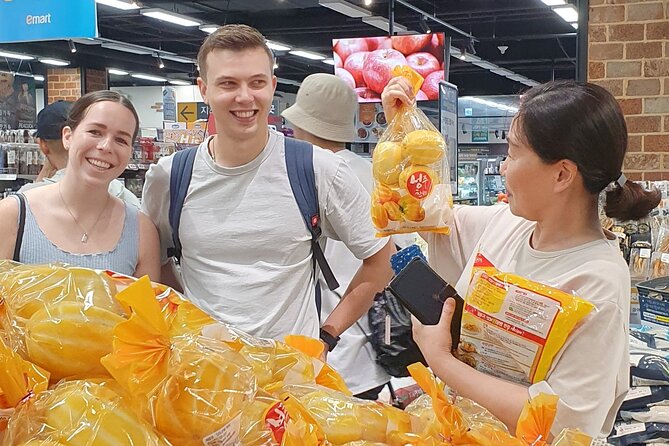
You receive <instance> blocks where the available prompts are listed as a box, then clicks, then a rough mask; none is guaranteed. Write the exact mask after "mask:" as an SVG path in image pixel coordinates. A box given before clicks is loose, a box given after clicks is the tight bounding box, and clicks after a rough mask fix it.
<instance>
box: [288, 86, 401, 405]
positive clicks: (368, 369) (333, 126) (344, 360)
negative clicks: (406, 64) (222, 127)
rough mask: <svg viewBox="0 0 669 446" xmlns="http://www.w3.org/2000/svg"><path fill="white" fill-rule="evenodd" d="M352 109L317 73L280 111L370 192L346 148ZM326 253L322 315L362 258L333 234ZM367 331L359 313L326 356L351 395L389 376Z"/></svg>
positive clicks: (367, 173) (349, 95)
mask: <svg viewBox="0 0 669 446" xmlns="http://www.w3.org/2000/svg"><path fill="white" fill-rule="evenodd" d="M357 109H358V98H357V96H356V94H355V92H354V91H353V90H352V89H351V87H349V86H348V85H347V84H346V83H345V82H344V81H343V80H341V79H340V78H338V77H337V76H335V75H332V74H325V73H318V74H312V75H310V76H307V77H306V78H305V79H304V81H302V85H301V86H300V89H299V90H298V92H297V99H296V100H295V104H293V106H291V107H289V108H288V109H286V110H285V111H284V112H283V113H282V116H283V117H284V118H286V119H287V120H288V121H290V123H291V124H292V126H293V128H294V131H295V138H297V139H302V140H304V141H308V142H310V143H312V144H314V145H315V146H318V147H321V148H323V149H327V150H330V151H331V152H333V153H335V154H336V155H337V156H338V157H340V158H341V159H342V160H344V162H346V164H347V165H348V166H349V167H350V168H351V169H352V170H353V173H355V176H356V177H358V180H360V183H361V184H362V185H363V186H364V187H365V189H366V190H367V192H368V194H371V193H372V186H373V180H372V164H371V163H370V162H369V161H368V160H365V159H363V158H362V157H361V156H359V155H357V154H355V153H353V152H351V151H350V150H346V142H348V141H351V140H352V139H353V136H354V133H355V127H354V124H353V121H354V119H355V113H356V110H357ZM368 200H369V198H368ZM367 206H370V204H369V203H368V204H367ZM372 236H373V235H372ZM325 258H326V259H327V260H328V262H329V263H330V266H331V267H332V271H333V272H334V274H335V276H336V277H337V280H338V281H339V285H340V286H339V288H337V289H336V290H334V291H331V290H330V289H328V287H327V286H325V282H324V281H323V280H322V279H321V295H322V297H323V316H324V317H326V316H327V315H329V314H330V313H332V311H333V310H334V309H335V307H336V306H337V305H338V304H339V303H340V301H341V299H342V293H343V292H344V291H346V288H347V287H348V285H349V283H351V281H352V279H353V276H354V275H355V273H356V271H358V268H359V267H360V265H362V261H360V260H358V259H357V258H356V257H355V255H354V254H353V253H352V252H351V251H350V250H349V249H348V248H347V247H346V245H345V244H344V243H342V242H338V241H334V240H328V242H327V244H326V246H325ZM368 335H369V322H368V320H367V314H364V315H363V316H362V317H361V318H360V319H359V320H358V322H357V323H355V324H354V325H353V326H351V328H349V329H348V330H347V331H346V332H345V333H343V334H342V335H341V339H340V341H339V344H338V345H337V348H336V349H334V351H333V352H332V353H331V354H330V355H329V356H328V362H329V363H330V364H332V365H333V366H334V368H335V369H336V370H337V371H338V372H339V373H341V375H342V376H343V378H344V380H345V381H346V384H347V385H348V388H349V389H350V390H351V392H353V394H355V396H357V397H359V398H363V399H370V400H376V399H378V396H379V392H381V390H382V389H383V386H385V385H386V384H387V383H388V382H389V381H390V376H388V374H387V373H386V372H385V371H384V370H383V369H382V368H381V367H380V366H379V365H377V364H376V354H375V353H374V349H373V348H372V346H371V344H370V343H369V341H368Z"/></svg>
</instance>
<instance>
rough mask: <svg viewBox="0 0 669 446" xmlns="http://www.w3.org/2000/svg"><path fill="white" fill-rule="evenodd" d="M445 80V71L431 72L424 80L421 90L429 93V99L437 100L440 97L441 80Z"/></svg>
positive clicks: (426, 93)
mask: <svg viewBox="0 0 669 446" xmlns="http://www.w3.org/2000/svg"><path fill="white" fill-rule="evenodd" d="M443 80H444V72H443V71H442V70H439V71H434V72H432V73H430V74H429V75H428V76H427V77H426V78H425V82H423V86H422V87H421V90H422V91H423V92H424V93H425V95H427V98H428V100H430V101H436V100H437V99H439V82H440V81H443Z"/></svg>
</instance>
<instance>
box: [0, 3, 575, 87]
mask: <svg viewBox="0 0 669 446" xmlns="http://www.w3.org/2000/svg"><path fill="white" fill-rule="evenodd" d="M124 1H129V0H124ZM319 1H320V3H328V2H329V3H330V7H325V6H323V5H321V4H319ZM571 1H572V2H574V3H575V0H571ZM333 3H334V5H333ZM339 5H345V6H346V5H348V6H350V5H353V6H354V7H355V8H354V9H356V8H357V9H356V10H357V11H359V12H361V14H362V15H365V16H378V17H381V18H385V19H386V24H387V18H388V16H389V11H388V9H389V4H388V0H385V1H384V0H371V1H370V0H197V1H154V0H142V1H141V6H142V7H143V8H161V9H164V10H168V11H172V12H178V13H179V14H182V15H185V16H187V17H190V18H193V19H196V20H198V21H199V22H201V23H202V24H214V25H222V24H225V23H246V24H249V25H252V26H254V27H256V28H258V29H259V30H260V31H261V32H262V33H263V34H264V35H265V36H266V37H267V38H268V39H270V40H272V41H276V42H280V43H282V44H286V45H288V46H290V47H291V48H293V49H300V50H307V51H311V52H317V53H320V54H322V55H324V56H327V57H331V56H332V50H331V40H332V39H337V38H349V37H369V36H383V35H387V31H383V30H382V29H380V28H378V27H375V26H372V25H370V24H368V23H366V22H365V21H363V20H366V21H369V20H368V18H365V17H362V18H361V17H357V18H356V17H350V16H349V15H346V14H344V13H341V12H337V11H336V10H334V9H332V7H334V8H338V9H341V7H340V6H339ZM407 5H408V6H407ZM411 6H412V7H413V8H411ZM416 9H418V10H420V11H424V12H425V13H427V14H430V15H433V16H435V17H437V18H438V19H439V20H440V21H441V22H444V23H446V24H448V25H451V26H452V27H454V28H457V29H458V30H460V31H462V32H458V31H455V30H453V29H450V28H448V27H446V26H445V25H444V24H441V23H437V22H435V21H432V20H430V19H428V20H425V19H424V17H423V14H422V13H421V12H417V11H416ZM140 11H141V10H140V9H134V10H127V11H124V10H120V9H116V8H113V7H110V6H105V5H102V4H99V5H98V26H99V34H100V38H101V40H97V41H95V42H87V43H89V44H84V43H83V42H75V45H76V48H77V52H76V53H71V52H70V45H68V42H67V41H50V42H32V43H20V44H6V45H0V50H6V51H13V52H20V53H25V54H31V55H34V56H41V57H46V56H49V57H53V58H59V59H65V60H69V61H71V62H72V63H73V64H79V63H86V64H88V65H91V66H95V67H98V68H117V69H121V70H124V71H128V72H131V73H139V72H141V73H145V74H153V75H159V76H163V77H167V78H170V79H181V80H192V79H193V77H194V76H196V68H195V65H194V64H193V63H189V59H190V60H192V59H194V58H195V56H196V54H197V50H198V47H199V45H200V44H201V43H202V41H203V39H204V38H205V37H206V33H205V32H203V31H202V30H200V29H199V27H198V26H193V27H183V26H179V25H175V24H172V23H167V22H164V21H160V20H156V19H155V18H151V17H148V16H146V15H142V14H141V13H140ZM347 11H348V12H349V14H351V12H350V9H348V8H347ZM381 21H383V19H381ZM395 23H396V24H397V28H396V29H401V27H406V29H407V30H408V31H409V32H411V31H414V32H424V31H425V25H427V26H428V27H429V29H430V30H432V31H433V32H439V31H443V32H446V35H447V36H450V37H451V38H452V47H453V48H458V49H462V48H465V49H466V51H467V55H468V56H467V57H468V59H467V60H460V59H458V58H453V57H452V58H451V59H450V60H451V70H450V80H451V82H453V83H455V84H456V85H458V87H459V88H460V94H461V95H474V94H476V95H482V94H508V93H517V92H519V91H521V90H523V89H525V88H527V86H526V85H524V84H523V83H520V82H518V81H514V80H512V79H509V78H508V77H505V75H499V74H495V73H493V72H491V71H490V67H488V69H486V68H484V67H482V66H480V64H479V65H475V64H473V63H471V61H477V58H480V59H481V60H482V61H489V62H491V63H493V64H494V65H496V67H499V68H503V69H505V70H510V71H512V72H513V73H516V74H518V75H521V76H524V77H525V78H528V79H531V80H535V81H538V82H544V81H548V80H550V79H552V78H574V77H575V76H576V47H577V35H576V34H577V33H576V30H575V29H574V27H573V26H572V25H570V24H569V23H567V21H565V20H564V19H563V18H562V17H560V16H559V15H558V14H556V13H555V12H554V11H553V10H551V8H550V7H548V6H546V5H545V4H544V3H543V2H542V1H540V0H396V1H395ZM464 34H468V35H471V36H472V38H469V37H466V36H465V35H464ZM102 41H104V43H102ZM117 43H121V44H122V45H124V46H125V48H124V49H125V51H119V50H117V49H114V48H118V47H115V45H114V44H117ZM125 44H132V45H138V46H139V47H142V48H143V50H142V48H139V47H129V46H127V45H125ZM147 48H148V50H147ZM132 49H134V50H135V51H134V52H129V51H132ZM151 49H153V50H154V51H159V52H160V54H162V55H163V56H164V57H162V58H161V60H162V62H163V63H164V68H162V69H161V68H159V61H158V60H157V59H156V58H155V57H154V56H153V55H152V54H151ZM142 51H143V52H144V53H145V54H135V53H136V52H142ZM277 55H278V65H279V67H278V69H277V70H276V74H277V76H278V77H279V78H280V79H283V80H285V82H284V83H282V84H281V85H280V86H279V89H280V90H284V91H295V88H296V87H295V86H294V85H291V84H292V82H293V81H300V80H302V79H303V78H304V77H305V76H307V75H309V74H311V73H315V72H332V70H333V67H332V66H331V65H327V64H325V63H323V62H322V61H313V60H309V59H305V58H302V57H298V56H295V55H292V54H289V53H288V52H286V51H278V52H277ZM473 56H474V57H473ZM184 58H185V59H184ZM7 64H10V65H11V66H10V68H11V69H13V70H17V64H18V62H17V61H10V60H8V59H4V60H3V58H1V57H0V70H1V69H5V68H7ZM483 65H485V64H483ZM26 68H28V69H29V70H32V72H34V73H41V72H43V71H45V65H43V64H41V63H36V62H34V61H33V62H30V66H27V62H23V64H22V66H21V68H19V70H21V71H24V70H25V69H26ZM502 73H503V74H506V76H508V73H504V72H502ZM110 80H111V84H112V85H155V83H153V82H151V81H146V80H140V79H136V78H132V77H130V76H119V75H111V76H110Z"/></svg>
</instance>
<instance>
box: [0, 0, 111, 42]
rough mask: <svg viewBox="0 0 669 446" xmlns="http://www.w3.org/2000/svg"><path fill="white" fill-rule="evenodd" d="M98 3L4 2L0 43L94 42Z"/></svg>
mask: <svg viewBox="0 0 669 446" xmlns="http://www.w3.org/2000/svg"><path fill="white" fill-rule="evenodd" d="M97 34H98V20H97V9H96V7H95V0H39V1H38V0H1V1H0V43H14V42H29V41H36V40H59V39H75V38H86V37H89V38H93V37H97Z"/></svg>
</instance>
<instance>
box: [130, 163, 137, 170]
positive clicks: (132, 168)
mask: <svg viewBox="0 0 669 446" xmlns="http://www.w3.org/2000/svg"><path fill="white" fill-rule="evenodd" d="M128 170H137V164H128Z"/></svg>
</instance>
